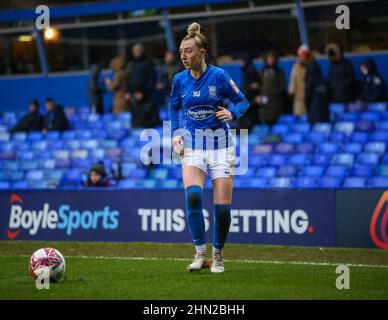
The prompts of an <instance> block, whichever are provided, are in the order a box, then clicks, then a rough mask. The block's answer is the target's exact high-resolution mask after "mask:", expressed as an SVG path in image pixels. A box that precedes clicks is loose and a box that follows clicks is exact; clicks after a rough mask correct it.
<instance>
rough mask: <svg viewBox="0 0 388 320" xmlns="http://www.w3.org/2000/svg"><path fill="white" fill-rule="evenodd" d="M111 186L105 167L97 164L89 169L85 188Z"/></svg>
mask: <svg viewBox="0 0 388 320" xmlns="http://www.w3.org/2000/svg"><path fill="white" fill-rule="evenodd" d="M111 186H112V185H111V183H110V181H109V178H108V177H107V173H106V170H105V166H104V165H103V164H102V163H98V164H96V165H95V166H93V167H92V168H91V169H90V171H89V175H88V181H87V182H86V187H89V188H104V187H111Z"/></svg>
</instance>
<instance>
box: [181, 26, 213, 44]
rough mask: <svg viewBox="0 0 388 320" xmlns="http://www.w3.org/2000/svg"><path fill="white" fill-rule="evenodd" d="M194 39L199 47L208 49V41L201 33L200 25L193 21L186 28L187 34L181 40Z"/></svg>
mask: <svg viewBox="0 0 388 320" xmlns="http://www.w3.org/2000/svg"><path fill="white" fill-rule="evenodd" d="M189 39H194V41H195V43H196V44H197V46H198V47H199V48H200V49H205V50H206V51H208V42H207V39H206V37H205V36H204V35H203V34H202V33H201V26H200V24H199V23H197V22H193V23H192V24H190V25H189V27H188V28H187V35H186V37H184V39H183V40H189Z"/></svg>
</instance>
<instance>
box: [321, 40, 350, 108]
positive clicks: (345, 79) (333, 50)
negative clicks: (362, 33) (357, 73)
mask: <svg viewBox="0 0 388 320" xmlns="http://www.w3.org/2000/svg"><path fill="white" fill-rule="evenodd" d="M325 52H326V55H327V56H328V59H329V61H330V65H329V85H330V91H331V102H345V103H346V102H351V101H353V98H354V85H355V77H354V70H353V65H352V63H351V62H350V61H349V60H347V59H345V58H344V56H343V53H342V50H341V49H340V47H339V46H338V45H337V44H335V43H329V44H328V45H327V46H326V50H325Z"/></svg>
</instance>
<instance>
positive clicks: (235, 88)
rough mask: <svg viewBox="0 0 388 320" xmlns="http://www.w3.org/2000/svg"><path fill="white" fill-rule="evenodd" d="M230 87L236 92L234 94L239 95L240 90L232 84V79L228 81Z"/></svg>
mask: <svg viewBox="0 0 388 320" xmlns="http://www.w3.org/2000/svg"><path fill="white" fill-rule="evenodd" d="M229 83H230V85H231V86H232V88H233V90H234V91H235V92H236V93H239V92H240V90H239V89H238V88H237V86H236V84H235V83H234V81H233V80H232V79H230V81H229Z"/></svg>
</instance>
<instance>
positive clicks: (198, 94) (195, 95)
mask: <svg viewBox="0 0 388 320" xmlns="http://www.w3.org/2000/svg"><path fill="white" fill-rule="evenodd" d="M200 96H201V90H199V91H194V92H193V97H195V98H199V97H200Z"/></svg>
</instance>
